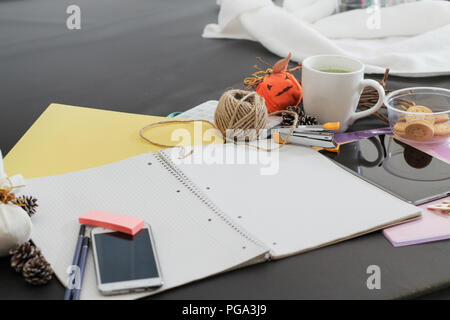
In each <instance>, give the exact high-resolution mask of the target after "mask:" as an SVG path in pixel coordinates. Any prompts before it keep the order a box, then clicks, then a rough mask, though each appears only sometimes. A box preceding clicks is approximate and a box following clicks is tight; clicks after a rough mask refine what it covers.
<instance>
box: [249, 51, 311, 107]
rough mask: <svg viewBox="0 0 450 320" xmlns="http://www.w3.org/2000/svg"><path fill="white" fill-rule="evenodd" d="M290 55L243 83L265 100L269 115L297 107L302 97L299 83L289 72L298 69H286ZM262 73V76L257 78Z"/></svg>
mask: <svg viewBox="0 0 450 320" xmlns="http://www.w3.org/2000/svg"><path fill="white" fill-rule="evenodd" d="M290 59H291V54H290V53H289V55H288V56H287V57H286V58H284V59H281V60H280V61H278V62H277V63H275V65H274V66H273V68H272V69H268V70H267V71H266V72H264V71H259V72H257V73H255V74H254V76H255V77H254V78H251V77H250V78H247V79H246V80H244V83H247V84H249V85H251V86H253V87H256V92H257V93H258V94H259V95H260V96H261V97H263V98H264V99H265V101H266V107H267V111H268V112H269V114H270V113H272V112H275V111H280V110H285V109H286V108H287V107H289V106H297V105H298V104H299V103H300V101H301V100H302V97H303V90H302V86H301V85H300V83H299V82H298V81H297V79H296V78H295V77H294V75H293V74H292V73H290V72H289V71H293V70H298V69H299V68H300V67H296V68H292V69H289V70H288V69H287V68H288V65H289V60H290ZM261 73H263V74H264V76H259V74H261Z"/></svg>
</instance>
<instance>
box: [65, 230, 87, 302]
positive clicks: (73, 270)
mask: <svg viewBox="0 0 450 320" xmlns="http://www.w3.org/2000/svg"><path fill="white" fill-rule="evenodd" d="M85 230H86V226H85V225H81V226H80V232H79V233H78V240H77V245H76V246H75V253H74V255H73V261H72V266H71V270H70V274H69V279H68V281H67V288H66V292H65V293H64V300H70V296H71V295H72V288H73V284H74V280H75V273H76V268H75V267H76V266H78V261H79V259H80V252H81V244H82V243H83V239H84V232H85Z"/></svg>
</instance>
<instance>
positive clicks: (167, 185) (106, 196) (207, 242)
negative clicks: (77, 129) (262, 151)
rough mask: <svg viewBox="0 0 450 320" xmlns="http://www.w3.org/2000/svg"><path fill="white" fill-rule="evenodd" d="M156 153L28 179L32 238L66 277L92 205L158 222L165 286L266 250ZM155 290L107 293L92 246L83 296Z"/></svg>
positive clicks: (225, 267) (153, 224)
mask: <svg viewBox="0 0 450 320" xmlns="http://www.w3.org/2000/svg"><path fill="white" fill-rule="evenodd" d="M157 159H158V158H157V157H156V156H155V154H152V153H151V154H144V155H140V156H137V157H133V158H130V159H127V160H123V161H119V162H116V163H113V164H109V165H105V166H101V167H97V168H93V169H87V170H82V171H78V172H73V173H68V174H63V175H58V176H52V177H45V178H36V179H31V180H28V181H27V188H26V193H29V194H32V195H33V196H35V197H37V198H38V199H39V212H40V214H38V215H36V217H35V218H34V219H33V222H34V230H33V235H32V239H33V241H35V242H36V244H37V246H38V247H40V248H41V249H42V252H43V254H44V256H45V257H46V258H47V259H48V261H49V262H50V263H51V265H52V267H53V269H54V271H55V273H56V275H57V277H58V278H59V279H60V280H61V281H62V282H65V281H66V277H67V276H66V269H67V267H68V266H69V265H70V264H71V262H72V258H73V252H74V248H75V244H76V239H77V236H78V229H79V224H78V217H79V216H81V215H82V214H84V213H85V212H86V211H88V210H102V211H109V212H114V213H121V214H125V215H130V216H137V217H140V218H143V219H144V220H145V221H146V222H147V223H148V224H149V225H150V226H151V228H152V231H153V233H154V237H155V242H156V247H157V252H158V256H159V259H160V263H161V270H162V276H163V279H164V286H163V287H162V288H161V289H159V290H158V291H161V290H166V289H168V288H172V287H176V286H179V285H182V284H185V283H188V282H192V281H194V280H198V279H202V278H205V277H207V276H210V275H213V274H217V273H220V272H223V271H225V270H228V269H230V268H234V267H237V266H239V265H241V264H243V263H246V262H248V261H251V260H253V259H255V258H257V257H259V256H261V255H264V253H266V252H267V249H265V248H263V247H262V246H261V245H258V244H256V243H254V242H251V241H249V240H247V239H246V238H245V237H243V236H242V235H241V234H239V233H238V232H237V231H236V230H234V229H233V228H232V227H231V226H230V225H228V224H226V223H225V222H224V221H223V220H221V219H220V218H219V217H218V216H216V215H215V214H214V213H213V212H212V211H211V210H210V208H208V207H207V206H206V205H205V204H204V203H203V202H201V201H200V200H199V199H198V197H196V196H195V195H193V193H192V192H190V191H189V190H188V189H187V188H186V187H185V186H184V185H183V184H181V183H180V182H179V181H178V180H177V179H176V178H175V176H173V175H172V174H170V172H169V171H168V170H167V169H166V168H164V167H163V165H162V164H161V163H160V162H158V160H157ZM149 163H151V165H149ZM177 190H179V192H177ZM209 219H211V221H209ZM243 247H245V249H243ZM158 291H156V292H158ZM150 293H151V292H145V293H140V294H129V295H120V296H112V297H105V296H102V295H101V294H100V293H99V292H98V291H97V281H96V276H95V270H94V262H93V257H92V250H90V254H89V256H88V261H87V266H86V274H85V279H84V281H83V290H82V294H81V298H82V299H106V298H108V299H114V298H116V299H119V298H120V299H132V298H138V297H142V296H146V295H149V294H150Z"/></svg>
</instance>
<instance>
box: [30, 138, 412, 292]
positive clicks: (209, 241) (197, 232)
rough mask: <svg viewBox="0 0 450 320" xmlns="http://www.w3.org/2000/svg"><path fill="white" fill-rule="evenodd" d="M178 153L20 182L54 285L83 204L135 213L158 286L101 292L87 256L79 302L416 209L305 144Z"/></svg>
mask: <svg viewBox="0 0 450 320" xmlns="http://www.w3.org/2000/svg"><path fill="white" fill-rule="evenodd" d="M181 151H182V150H181ZM179 155H180V150H179V149H176V148H175V149H170V150H169V149H168V150H164V151H160V152H158V153H148V154H142V155H139V156H136V157H133V158H129V159H126V160H122V161H119V162H115V163H112V164H108V165H105V166H101V167H97V168H92V169H86V170H81V171H77V172H73V173H67V174H62V175H57V176H50V177H44V178H35V179H30V180H27V188H26V190H25V192H26V193H29V194H33V195H34V196H36V197H37V198H38V199H39V202H40V208H39V209H40V212H41V214H39V215H36V217H35V218H34V230H33V235H32V239H33V240H34V241H35V243H36V244H37V245H38V246H39V247H40V248H41V249H42V252H43V254H44V256H45V257H46V258H47V259H48V260H49V262H50V263H51V264H52V266H53V268H54V271H55V273H56V276H57V277H58V278H59V279H60V280H61V281H62V282H63V283H65V281H66V276H67V274H66V270H67V267H68V266H69V265H70V263H71V260H72V254H73V248H74V245H75V241H76V237H77V231H78V222H77V221H78V217H79V216H80V215H82V214H83V213H85V212H86V211H88V210H91V209H98V210H103V211H110V212H117V213H121V214H127V215H133V216H138V217H141V218H143V219H144V220H145V221H146V222H147V223H149V224H150V225H151V227H152V229H153V232H154V236H155V242H156V246H157V251H158V254H159V258H160V263H161V269H162V274H163V278H164V281H165V284H164V286H163V287H162V288H160V289H158V290H156V291H153V292H145V293H139V294H129V295H125V296H123V295H122V296H115V297H114V296H112V297H111V296H108V297H106V296H102V295H101V294H100V293H99V292H98V291H97V288H96V279H95V272H94V265H93V259H92V256H89V258H88V263H87V269H86V275H85V279H84V282H83V291H82V296H81V298H82V299H102V298H104V299H114V298H116V299H117V298H120V299H124V298H129V299H131V298H138V297H142V296H145V295H149V294H152V293H153V294H154V293H157V292H160V291H162V290H167V289H169V288H173V287H176V286H180V285H183V284H186V283H189V282H192V281H195V280H198V279H202V278H205V277H208V276H211V275H214V274H218V273H221V272H225V271H228V270H231V269H235V268H239V267H243V266H245V265H248V264H253V263H258V262H263V261H266V260H269V259H270V258H272V259H279V258H283V257H286V256H289V255H293V254H296V253H300V252H304V251H307V250H311V249H314V248H318V247H321V246H325V245H328V244H331V243H335V242H338V241H341V240H345V239H348V238H351V237H355V236H358V235H361V234H364V233H367V232H371V231H374V230H378V229H381V228H384V227H386V226H389V225H393V224H396V223H400V222H403V221H407V220H410V219H414V218H416V217H418V216H419V215H420V210H418V209H417V208H416V207H414V206H412V205H410V204H408V203H406V202H404V201H402V200H400V199H397V198H395V197H394V196H392V195H390V194H388V193H385V192H384V191H382V190H380V189H378V188H376V187H374V186H373V185H371V184H368V183H366V182H364V181H363V180H361V179H359V178H357V177H356V176H353V175H352V174H350V173H348V172H347V171H345V170H343V169H341V168H340V167H338V166H337V165H335V164H334V163H332V162H331V161H330V160H328V159H326V158H325V157H323V156H322V155H320V154H319V153H318V152H316V151H314V150H312V149H309V148H303V147H296V146H286V147H284V148H282V149H281V150H280V151H279V152H270V153H268V152H265V151H258V150H256V149H253V148H248V147H245V146H234V145H230V144H227V145H209V146H204V147H202V146H198V147H194V152H193V153H192V154H191V155H190V156H188V157H185V158H183V159H180V157H179Z"/></svg>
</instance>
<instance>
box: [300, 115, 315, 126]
mask: <svg viewBox="0 0 450 320" xmlns="http://www.w3.org/2000/svg"><path fill="white" fill-rule="evenodd" d="M298 122H299V125H304V126H313V125H316V124H318V122H317V119H316V118H314V117H310V116H306V115H305V116H303V117H301V118H300V120H299V121H298Z"/></svg>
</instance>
